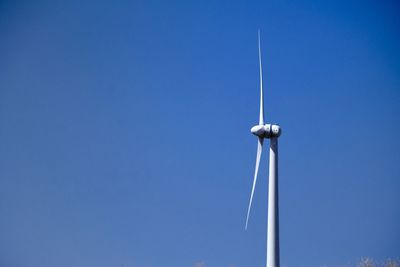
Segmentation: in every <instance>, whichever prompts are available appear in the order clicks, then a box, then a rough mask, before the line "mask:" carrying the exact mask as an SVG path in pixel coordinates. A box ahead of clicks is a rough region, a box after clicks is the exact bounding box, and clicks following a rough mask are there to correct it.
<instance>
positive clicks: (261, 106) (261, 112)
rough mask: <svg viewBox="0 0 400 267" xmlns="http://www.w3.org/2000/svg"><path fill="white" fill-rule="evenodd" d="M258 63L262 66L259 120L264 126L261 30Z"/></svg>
mask: <svg viewBox="0 0 400 267" xmlns="http://www.w3.org/2000/svg"><path fill="white" fill-rule="evenodd" d="M258 63H259V65H260V120H259V124H260V125H264V94H263V79H262V66H261V41H260V30H258Z"/></svg>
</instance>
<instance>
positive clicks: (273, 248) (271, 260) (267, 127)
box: [246, 31, 281, 267]
mask: <svg viewBox="0 0 400 267" xmlns="http://www.w3.org/2000/svg"><path fill="white" fill-rule="evenodd" d="M258 62H259V65H260V117H259V122H258V125H256V126H254V127H252V128H251V133H252V134H254V135H255V136H257V137H258V147H257V158H256V168H255V172H254V180H253V187H252V190H251V195H250V203H249V207H248V209H247V218H246V229H247V225H248V222H249V215H250V209H251V203H252V202H253V196H254V189H255V188H256V183H257V175H258V167H259V166H260V159H261V153H262V147H263V143H264V139H269V140H270V146H269V183H268V226H267V228H268V229H267V265H266V266H267V267H279V210H278V137H279V136H280V135H281V128H280V127H279V125H277V124H264V96H263V80H262V66H261V45H260V31H258Z"/></svg>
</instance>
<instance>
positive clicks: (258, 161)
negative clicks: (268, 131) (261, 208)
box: [245, 137, 264, 230]
mask: <svg viewBox="0 0 400 267" xmlns="http://www.w3.org/2000/svg"><path fill="white" fill-rule="evenodd" d="M263 142H264V138H261V137H259V138H258V147H257V159H256V169H255V172H254V180H253V188H252V189H251V195H250V203H249V207H248V208H247V218H246V228H245V229H246V230H247V225H248V223H249V216H250V209H251V203H252V202H253V196H254V189H255V188H256V183H257V175H258V167H259V166H260V159H261V152H262V146H263Z"/></svg>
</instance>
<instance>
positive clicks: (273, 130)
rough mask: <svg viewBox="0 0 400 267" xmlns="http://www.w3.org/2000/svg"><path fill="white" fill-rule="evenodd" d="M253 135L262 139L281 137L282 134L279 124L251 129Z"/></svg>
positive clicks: (257, 126)
mask: <svg viewBox="0 0 400 267" xmlns="http://www.w3.org/2000/svg"><path fill="white" fill-rule="evenodd" d="M251 133H252V134H254V135H256V136H258V137H262V138H272V137H279V136H280V135H281V133H282V130H281V127H280V126H279V125H277V124H265V125H256V126H253V127H252V128H251Z"/></svg>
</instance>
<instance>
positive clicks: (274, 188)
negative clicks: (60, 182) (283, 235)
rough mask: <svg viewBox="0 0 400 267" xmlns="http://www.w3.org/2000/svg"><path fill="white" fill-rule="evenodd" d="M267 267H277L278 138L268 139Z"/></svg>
mask: <svg viewBox="0 0 400 267" xmlns="http://www.w3.org/2000/svg"><path fill="white" fill-rule="evenodd" d="M267 234H268V236H267V267H279V209H278V138H277V137H273V138H271V139H270V149H269V185H268V230H267Z"/></svg>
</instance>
